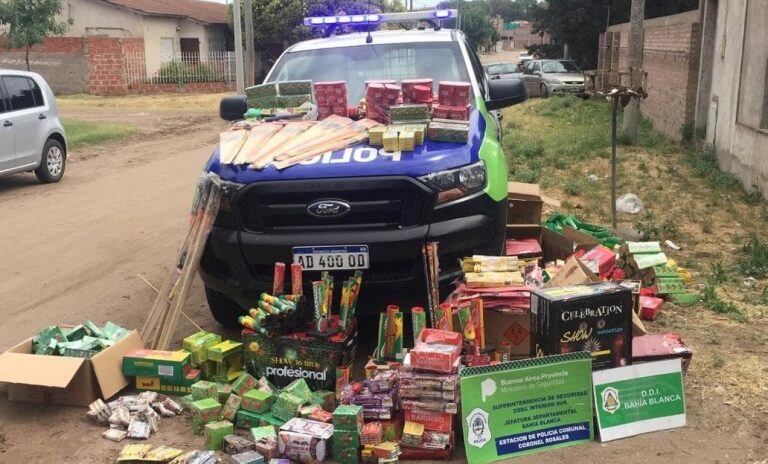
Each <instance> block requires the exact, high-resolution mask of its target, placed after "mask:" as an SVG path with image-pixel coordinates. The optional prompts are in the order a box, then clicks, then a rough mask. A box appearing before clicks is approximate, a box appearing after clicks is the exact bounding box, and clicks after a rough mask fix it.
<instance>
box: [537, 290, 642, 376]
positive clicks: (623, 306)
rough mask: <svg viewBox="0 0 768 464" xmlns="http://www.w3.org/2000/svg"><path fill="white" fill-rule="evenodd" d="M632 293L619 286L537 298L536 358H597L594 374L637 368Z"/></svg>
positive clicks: (542, 293) (555, 292) (547, 293)
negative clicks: (586, 355)
mask: <svg viewBox="0 0 768 464" xmlns="http://www.w3.org/2000/svg"><path fill="white" fill-rule="evenodd" d="M632 308H633V304H632V293H631V291H630V290H629V289H628V288H625V287H622V286H620V285H617V284H614V283H608V282H605V283H595V284H587V285H572V286H566V287H553V288H542V289H538V290H534V291H532V292H531V314H532V317H533V323H532V327H533V330H534V343H535V354H536V356H548V355H554V354H561V353H570V352H576V351H587V352H589V353H591V354H592V359H593V363H592V366H593V369H605V368H608V367H619V366H624V365H627V364H631V363H632V312H633V311H632Z"/></svg>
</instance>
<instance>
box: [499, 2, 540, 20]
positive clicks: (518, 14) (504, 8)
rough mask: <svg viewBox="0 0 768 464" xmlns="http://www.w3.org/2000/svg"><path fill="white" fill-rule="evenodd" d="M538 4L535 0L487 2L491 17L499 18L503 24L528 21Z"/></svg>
mask: <svg viewBox="0 0 768 464" xmlns="http://www.w3.org/2000/svg"><path fill="white" fill-rule="evenodd" d="M538 3H539V2H538V1H537V0H488V10H489V13H490V15H491V16H496V15H498V16H501V17H502V18H503V19H504V21H505V22H510V21H520V20H526V21H530V20H531V19H532V18H533V10H534V9H535V8H536V6H537V5H538Z"/></svg>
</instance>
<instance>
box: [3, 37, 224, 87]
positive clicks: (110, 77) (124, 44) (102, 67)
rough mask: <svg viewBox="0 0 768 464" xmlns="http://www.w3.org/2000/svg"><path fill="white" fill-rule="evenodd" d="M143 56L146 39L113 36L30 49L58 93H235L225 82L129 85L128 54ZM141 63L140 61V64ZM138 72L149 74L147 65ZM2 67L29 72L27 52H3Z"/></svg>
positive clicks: (34, 64) (54, 40)
mask: <svg viewBox="0 0 768 464" xmlns="http://www.w3.org/2000/svg"><path fill="white" fill-rule="evenodd" d="M129 53H130V54H143V53H144V39H143V38H141V37H138V38H113V37H49V38H48V39H46V40H45V42H44V43H42V44H40V45H36V46H34V47H32V48H31V49H30V68H31V70H32V71H34V72H37V73H40V74H41V75H42V76H43V77H44V78H45V79H46V81H48V83H49V85H50V86H51V88H52V89H53V91H54V93H56V94H70V93H91V94H94V95H107V96H111V95H127V94H152V93H211V92H225V91H228V90H233V86H232V85H228V84H226V83H224V82H209V83H188V84H184V85H183V86H179V85H177V84H129V83H128V82H127V80H126V60H125V55H126V54H129ZM136 63H138V62H136ZM136 63H134V66H139V68H138V69H133V70H132V71H133V72H134V73H138V74H139V75H146V71H145V63H143V62H141V63H138V64H136ZM0 68H9V69H19V70H26V61H25V51H24V50H5V49H0Z"/></svg>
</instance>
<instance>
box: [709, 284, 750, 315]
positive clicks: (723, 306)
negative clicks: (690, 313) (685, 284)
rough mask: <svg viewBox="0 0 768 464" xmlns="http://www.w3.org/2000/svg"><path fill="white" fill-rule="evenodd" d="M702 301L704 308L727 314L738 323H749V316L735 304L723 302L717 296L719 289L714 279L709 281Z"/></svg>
mask: <svg viewBox="0 0 768 464" xmlns="http://www.w3.org/2000/svg"><path fill="white" fill-rule="evenodd" d="M701 299H702V301H703V302H704V306H705V307H706V308H707V309H709V310H710V311H712V312H714V313H717V314H725V315H726V316H728V317H730V318H731V319H733V320H734V321H736V322H747V320H748V318H747V315H746V314H745V313H744V311H742V310H741V309H740V308H739V307H738V306H736V305H735V304H733V303H731V302H728V301H723V300H722V299H720V297H719V296H717V287H716V285H715V282H714V279H711V278H710V279H707V281H706V283H705V284H704V289H703V290H702V292H701Z"/></svg>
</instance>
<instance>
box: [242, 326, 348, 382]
mask: <svg viewBox="0 0 768 464" xmlns="http://www.w3.org/2000/svg"><path fill="white" fill-rule="evenodd" d="M350 327H351V328H350V329H349V334H347V333H341V332H340V333H337V334H334V335H332V336H330V337H328V338H325V339H321V338H316V337H311V336H309V335H307V334H306V333H304V332H299V333H294V334H290V335H284V336H278V337H268V336H265V335H262V334H259V333H256V332H253V331H252V330H243V332H242V337H243V345H244V346H245V367H246V369H247V370H248V372H249V373H250V374H251V375H253V376H254V377H256V378H261V377H262V376H264V377H266V378H267V380H269V381H270V382H272V383H273V384H274V385H275V386H277V387H278V388H283V387H285V386H287V385H288V384H290V383H291V382H293V381H294V380H297V379H304V380H306V382H307V384H308V385H309V387H310V388H311V389H312V390H313V391H316V390H331V391H335V389H336V367H338V366H346V365H349V364H350V363H351V362H352V359H353V357H354V352H355V349H356V346H357V329H356V327H355V325H354V323H352V324H351V325H350Z"/></svg>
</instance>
